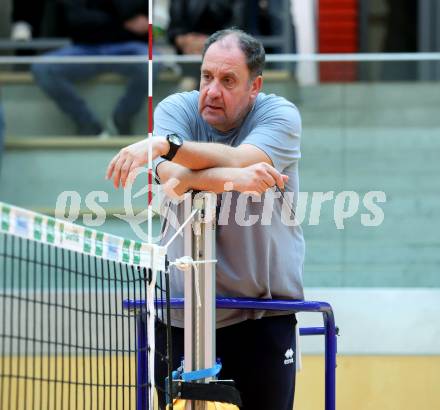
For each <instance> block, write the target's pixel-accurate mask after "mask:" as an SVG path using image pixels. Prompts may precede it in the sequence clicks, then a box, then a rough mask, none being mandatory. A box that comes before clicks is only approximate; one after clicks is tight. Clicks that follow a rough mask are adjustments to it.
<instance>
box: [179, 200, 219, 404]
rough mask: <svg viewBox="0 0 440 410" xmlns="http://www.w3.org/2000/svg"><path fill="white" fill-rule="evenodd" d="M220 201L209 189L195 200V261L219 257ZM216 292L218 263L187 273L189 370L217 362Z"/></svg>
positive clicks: (208, 264)
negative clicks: (218, 211) (217, 232)
mask: <svg viewBox="0 0 440 410" xmlns="http://www.w3.org/2000/svg"><path fill="white" fill-rule="evenodd" d="M216 203H217V196H216V195H215V194H213V193H207V192H199V193H197V194H196V195H194V198H193V200H192V207H193V209H197V210H198V213H197V214H196V216H195V218H194V221H193V224H192V232H191V248H192V249H191V254H192V258H193V260H194V262H199V261H206V260H214V259H215V226H216V223H215V216H216V212H215V210H216ZM198 295H199V296H198ZM215 295H216V287H215V265H214V264H213V263H202V264H197V263H196V264H195V265H194V266H193V269H192V271H191V274H188V275H185V302H184V312H185V371H186V372H188V371H193V370H200V369H208V368H212V367H213V366H214V365H215V362H216V353H215V330H216V325H215V324H216V318H215V313H216V312H215ZM199 298H200V300H199ZM199 302H200V306H199V305H198V303H199ZM187 324H188V327H186V326H187ZM201 381H202V382H208V381H209V380H208V379H205V380H201ZM190 409H191V410H195V409H197V410H202V409H205V404H204V403H202V402H194V403H192V404H191V407H190Z"/></svg>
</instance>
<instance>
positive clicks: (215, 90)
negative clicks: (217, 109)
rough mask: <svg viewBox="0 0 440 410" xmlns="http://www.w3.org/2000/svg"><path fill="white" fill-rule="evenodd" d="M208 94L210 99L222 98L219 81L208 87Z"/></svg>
mask: <svg viewBox="0 0 440 410" xmlns="http://www.w3.org/2000/svg"><path fill="white" fill-rule="evenodd" d="M207 94H208V96H209V97H210V98H217V97H219V96H220V94H221V91H220V84H219V82H218V81H216V80H214V81H212V82H211V83H210V84H209V85H208V92H207Z"/></svg>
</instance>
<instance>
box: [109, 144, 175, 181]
mask: <svg viewBox="0 0 440 410" xmlns="http://www.w3.org/2000/svg"><path fill="white" fill-rule="evenodd" d="M150 144H152V151H153V159H155V158H157V157H159V156H161V155H166V154H167V153H168V150H169V149H170V146H169V143H168V141H167V140H166V138H164V137H154V138H147V139H145V140H142V141H139V142H136V143H135V144H131V145H129V146H128V147H125V148H122V149H121V150H120V151H119V153H118V154H116V155H115V156H114V157H113V159H112V160H111V161H110V163H109V165H108V168H107V173H106V178H107V179H111V178H113V185H114V186H115V188H119V183H121V185H122V187H123V188H125V185H126V184H127V182H130V183H133V182H134V178H135V177H136V172H135V171H136V169H137V168H139V167H142V166H144V165H146V164H147V163H148V149H149V145H150Z"/></svg>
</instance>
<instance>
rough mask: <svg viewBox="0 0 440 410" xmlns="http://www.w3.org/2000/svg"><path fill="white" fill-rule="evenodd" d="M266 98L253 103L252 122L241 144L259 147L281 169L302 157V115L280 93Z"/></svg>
mask: <svg viewBox="0 0 440 410" xmlns="http://www.w3.org/2000/svg"><path fill="white" fill-rule="evenodd" d="M268 99H270V100H272V101H269V102H263V103H262V104H260V106H258V107H256V108H255V109H256V112H255V113H254V115H255V119H254V121H255V126H254V127H253V129H252V130H251V132H250V133H249V135H248V136H247V137H246V138H245V139H244V140H243V141H242V144H250V145H254V146H256V147H258V148H260V149H261V150H262V151H264V152H265V153H266V154H267V155H268V156H269V158H270V159H271V160H272V163H273V165H274V167H275V168H276V169H277V170H278V171H280V172H283V171H284V170H285V169H286V168H287V167H289V166H290V165H292V164H293V163H295V162H296V161H298V160H299V159H300V158H301V150H300V139H301V117H300V114H299V111H298V109H297V108H296V107H295V105H293V104H292V103H290V102H289V101H287V100H285V99H284V98H281V97H275V96H270V97H268Z"/></svg>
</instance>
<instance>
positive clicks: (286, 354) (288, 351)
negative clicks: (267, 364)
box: [284, 349, 295, 365]
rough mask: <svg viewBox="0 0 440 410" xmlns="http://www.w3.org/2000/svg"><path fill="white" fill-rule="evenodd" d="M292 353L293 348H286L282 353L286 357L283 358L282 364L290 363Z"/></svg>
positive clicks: (291, 361)
mask: <svg viewBox="0 0 440 410" xmlns="http://www.w3.org/2000/svg"><path fill="white" fill-rule="evenodd" d="M294 355H295V352H294V351H293V349H287V351H286V353H284V356H285V357H286V359H285V360H284V364H286V365H287V364H292V363H293V356H294Z"/></svg>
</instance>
